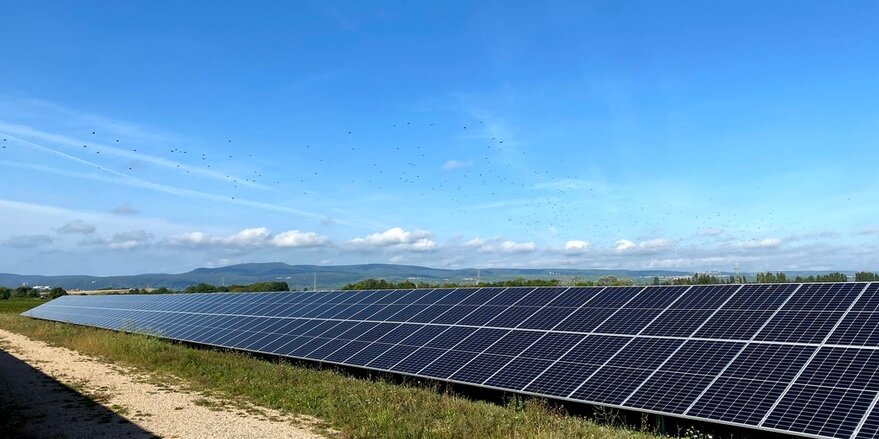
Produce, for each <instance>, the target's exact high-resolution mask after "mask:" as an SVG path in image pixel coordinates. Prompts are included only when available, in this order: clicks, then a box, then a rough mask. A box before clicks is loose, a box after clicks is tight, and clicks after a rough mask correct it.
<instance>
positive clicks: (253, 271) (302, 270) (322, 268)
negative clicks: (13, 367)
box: [0, 262, 691, 289]
mask: <svg viewBox="0 0 879 439" xmlns="http://www.w3.org/2000/svg"><path fill="white" fill-rule="evenodd" d="M477 270H478V272H479V273H478V276H479V278H480V280H483V281H494V280H503V279H513V278H516V277H532V278H566V277H568V278H569V277H580V278H583V279H591V278H596V277H600V276H605V275H615V276H620V277H631V278H652V277H653V276H685V275H689V274H691V273H690V272H683V271H670V270H615V269H571V268H522V269H520V268H485V269H476V268H461V269H448V268H430V267H422V266H418V265H400V264H378V263H374V264H352V265H307V264H302V265H290V264H286V263H283V262H262V263H246V264H235V265H229V266H225V267H200V268H196V269H193V270H190V271H187V272H184V273H176V274H174V273H143V274H133V275H118V276H90V275H27V274H24V275H22V274H13V273H0V286H6V287H16V286H19V285H23V284H27V285H47V286H53V287H54V286H60V287H62V288H65V289H104V288H146V287H154V288H155V287H168V288H173V289H178V288H184V287H187V286H189V285H194V284H197V283H202V282H203V283H210V284H216V285H219V284H226V285H230V284H250V283H255V282H264V281H274V280H280V281H286V282H288V284H290V288H291V289H294V288H296V289H301V288H304V287H312V286H313V284H314V276H315V274H316V275H317V284H318V287H319V288H338V287H341V286H342V285H345V284H347V283H351V282H356V281H358V280H362V279H365V278H370V277H371V278H382V279H387V280H396V281H399V280H405V279H413V280H422V281H425V282H429V283H439V282H457V283H467V282H474V281H475V280H476V277H477Z"/></svg>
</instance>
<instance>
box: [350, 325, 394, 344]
mask: <svg viewBox="0 0 879 439" xmlns="http://www.w3.org/2000/svg"><path fill="white" fill-rule="evenodd" d="M399 326H400V325H399V324H397V323H379V324H377V325H376V326H374V327H373V328H372V329H370V330H368V331H365V332H364V333H362V334H360V335H358V336H357V338H356V340H360V341H367V342H372V341H376V340H378V339H379V338H381V337H383V336H384V335H385V334H387V333H388V332H391V330H393V329H394V328H397V327H399Z"/></svg>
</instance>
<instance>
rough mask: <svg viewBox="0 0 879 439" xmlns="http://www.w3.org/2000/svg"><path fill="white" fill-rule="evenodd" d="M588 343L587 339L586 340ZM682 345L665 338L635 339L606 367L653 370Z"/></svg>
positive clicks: (679, 342) (679, 341)
mask: <svg viewBox="0 0 879 439" xmlns="http://www.w3.org/2000/svg"><path fill="white" fill-rule="evenodd" d="M586 340H587V341H589V338H587V339H586ZM681 344H683V341H681V340H674V339H666V338H635V339H633V340H632V341H631V342H630V343H629V344H628V345H626V346H625V347H623V348H622V349H620V351H619V353H618V354H617V355H615V356H614V357H613V358H611V359H610V360H609V361H608V363H607V364H608V365H611V366H621V367H629V368H644V369H649V370H654V369H656V368H657V367H659V365H660V364H661V363H662V362H663V361H665V360H666V359H668V358H669V356H670V355H671V354H672V353H673V352H674V351H675V350H676V349H677V348H678V347H679V346H681Z"/></svg>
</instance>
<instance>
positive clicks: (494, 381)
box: [483, 358, 552, 390]
mask: <svg viewBox="0 0 879 439" xmlns="http://www.w3.org/2000/svg"><path fill="white" fill-rule="evenodd" d="M550 365H552V362H551V361H548V360H538V359H535V358H516V359H514V360H513V361H511V362H510V363H509V364H507V365H506V366H504V367H503V368H501V369H500V370H498V372H497V373H496V374H494V376H492V377H491V378H489V379H488V380H486V381H485V382H484V383H483V384H484V385H486V386H492V387H500V388H503V389H511V390H522V388H523V387H525V386H526V385H528V383H530V382H531V381H532V380H534V378H537V376H538V375H540V374H541V373H543V371H544V370H546V369H547V368H549V366H550Z"/></svg>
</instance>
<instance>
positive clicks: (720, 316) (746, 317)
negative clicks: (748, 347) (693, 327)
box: [695, 309, 773, 340]
mask: <svg viewBox="0 0 879 439" xmlns="http://www.w3.org/2000/svg"><path fill="white" fill-rule="evenodd" d="M772 314H773V311H754V310H723V309H721V310H720V311H718V312H717V313H715V314H714V315H713V316H712V317H711V318H709V319H708V321H707V322H705V325H703V326H702V328H701V329H699V330H698V331H696V334H695V337H699V338H718V339H727V340H748V339H750V338H751V337H753V336H754V334H756V333H757V331H759V330H760V328H761V327H762V326H763V325H764V324H765V323H766V321H767V320H769V318H770V317H772Z"/></svg>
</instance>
